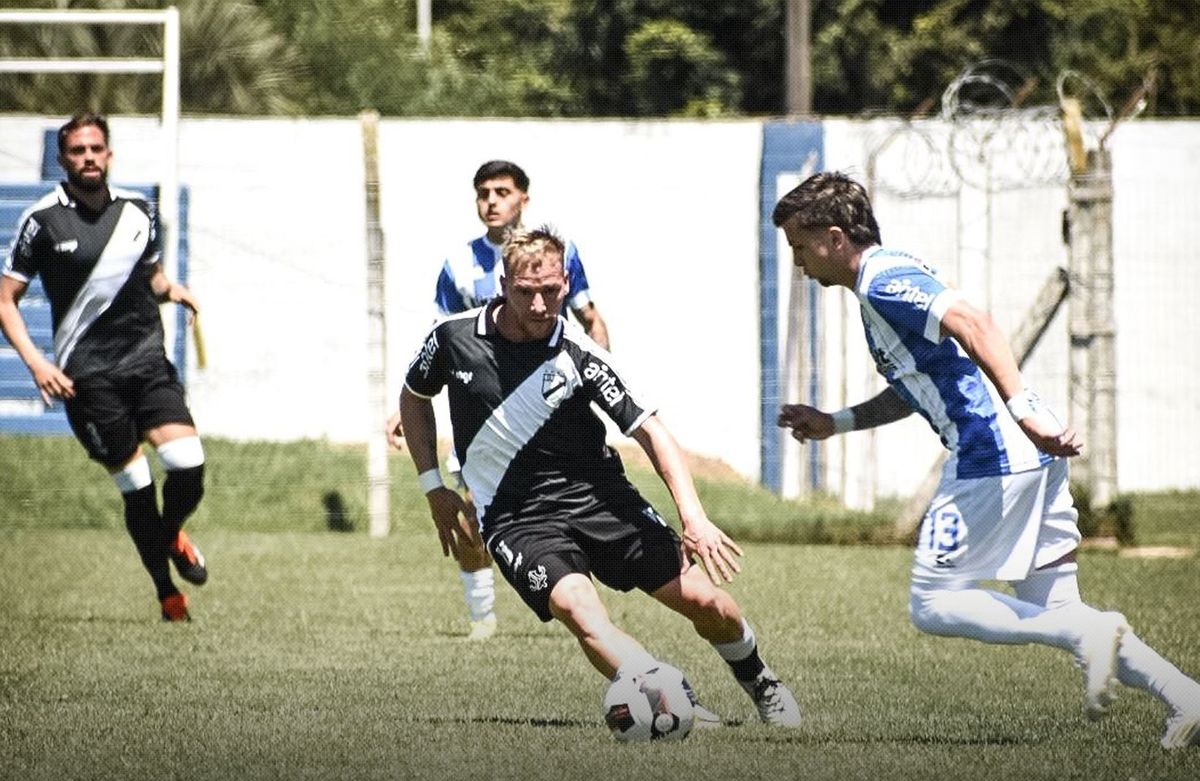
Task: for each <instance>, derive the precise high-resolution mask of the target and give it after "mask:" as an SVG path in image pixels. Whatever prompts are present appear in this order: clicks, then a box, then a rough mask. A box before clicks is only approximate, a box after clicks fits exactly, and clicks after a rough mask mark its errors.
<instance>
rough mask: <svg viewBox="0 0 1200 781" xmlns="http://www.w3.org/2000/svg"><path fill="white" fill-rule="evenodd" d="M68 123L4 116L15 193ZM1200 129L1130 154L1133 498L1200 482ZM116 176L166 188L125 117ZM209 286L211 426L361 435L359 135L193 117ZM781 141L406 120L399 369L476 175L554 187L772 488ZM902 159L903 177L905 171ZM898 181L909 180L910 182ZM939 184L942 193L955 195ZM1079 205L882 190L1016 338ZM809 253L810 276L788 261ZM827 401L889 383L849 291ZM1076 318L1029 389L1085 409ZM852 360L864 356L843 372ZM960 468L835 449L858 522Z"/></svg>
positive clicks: (655, 357)
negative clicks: (768, 341) (44, 144)
mask: <svg viewBox="0 0 1200 781" xmlns="http://www.w3.org/2000/svg"><path fill="white" fill-rule="evenodd" d="M58 121H59V120H57V119H55V118H42V117H22V116H5V117H2V118H0V181H3V182H27V181H35V180H36V179H37V178H38V166H39V163H40V148H41V136H42V131H43V130H44V129H45V128H47V127H53V126H55V125H56V124H57V122H58ZM894 124H895V123H892V125H888V123H886V122H880V121H875V122H850V121H841V120H837V121H829V122H827V123H826V125H825V131H826V139H825V145H826V150H825V158H826V165H827V167H832V168H841V169H849V170H850V171H851V172H853V173H856V174H858V175H859V176H861V177H863V178H865V177H866V175H867V173H868V162H869V161H868V157H869V152H870V150H871V149H872V148H873V146H874V145H877V140H878V138H879V135H880V134H881V133H888V132H892V129H893V128H894ZM1198 131H1200V123H1196V122H1136V123H1132V124H1129V125H1127V126H1124V127H1122V128H1121V129H1120V130H1118V132H1117V133H1116V134H1115V136H1114V137H1113V138H1112V139H1111V141H1110V145H1111V147H1112V149H1113V152H1114V168H1115V178H1116V182H1115V184H1116V200H1115V213H1116V229H1115V247H1116V269H1117V312H1118V321H1117V328H1118V334H1119V337H1118V362H1119V363H1118V365H1119V373H1120V374H1119V377H1120V395H1119V399H1118V403H1119V410H1120V414H1119V417H1120V421H1119V426H1120V430H1119V436H1120V445H1119V448H1120V463H1119V468H1120V476H1121V488H1122V489H1123V490H1146V489H1158V488H1169V487H1195V486H1197V485H1200V470H1197V469H1196V468H1195V466H1194V464H1195V463H1196V462H1197V456H1200V452H1198V451H1200V444H1198V443H1200V436H1198V435H1200V356H1198V355H1197V354H1196V353H1195V352H1194V351H1192V350H1190V349H1189V348H1188V347H1187V345H1189V344H1190V343H1191V341H1192V338H1194V337H1195V336H1196V335H1200V312H1197V310H1196V308H1195V307H1192V306H1190V303H1191V301H1190V299H1191V297H1192V295H1193V291H1195V290H1200V266H1198V265H1197V264H1196V263H1195V262H1194V261H1193V259H1192V258H1191V257H1190V252H1189V251H1190V249H1191V248H1192V247H1195V246H1196V245H1197V243H1198V239H1200V236H1198V235H1197V233H1198V232H1200V220H1198V219H1197V214H1198V213H1200V195H1198V194H1197V191H1196V189H1195V187H1194V182H1195V181H1197V179H1198V175H1200V132H1198ZM112 142H113V148H114V150H115V154H116V158H115V161H114V180H115V181H118V182H119V181H127V182H145V181H151V180H153V179H155V178H156V173H155V171H156V167H157V165H158V160H159V159H160V157H161V155H160V150H161V143H160V140H159V139H158V134H157V126H156V123H155V122H154V121H153V120H151V119H142V118H116V119H114V121H113V139H112ZM180 151H181V168H182V170H181V178H182V181H183V182H184V183H185V184H186V185H187V186H188V187H189V188H190V192H191V210H190V229H191V232H190V240H191V259H190V263H191V285H192V288H193V289H194V290H195V292H196V294H197V295H198V296H199V297H200V301H201V303H202V305H203V307H204V309H203V323H204V329H205V337H206V342H207V347H208V353H209V361H210V365H209V368H208V369H207V370H205V371H203V372H198V371H196V370H195V369H194V367H193V368H192V369H191V371H190V378H191V379H190V393H191V397H192V403H193V408H194V412H195V414H196V417H197V420H198V422H199V423H200V426H201V428H202V429H203V431H204V432H206V433H209V434H216V435H221V436H230V437H239V438H251V439H259V438H265V439H293V438H299V437H328V438H329V439H332V440H336V441H356V440H361V439H363V438H364V436H365V435H366V433H367V432H368V431H370V430H372V429H373V428H374V427H376V426H378V425H379V421H374V420H370V419H368V417H367V414H366V411H365V410H366V386H365V379H364V375H365V363H366V359H365V346H364V345H365V340H366V317H365V305H366V294H365V289H364V285H365V261H364V252H365V245H366V242H365V227H364V197H363V192H362V184H363V166H362V147H361V138H360V133H359V127H358V123H357V121H356V120H353V119H333V120H282V119H280V120H274V119H272V120H234V119H185V120H184V121H183V123H182V130H181V137H180ZM760 153H761V125H760V123H758V122H753V121H744V122H717V123H700V122H620V121H607V122H602V121H587V122H536V121H466V120H461V121H400V120H385V121H384V122H383V123H382V125H381V137H380V157H381V159H380V164H381V169H382V208H383V224H384V230H385V232H386V250H387V262H388V267H387V286H388V287H387V300H388V304H389V306H388V317H389V330H388V339H389V346H390V354H391V366H390V369H389V376H388V385H389V392H390V393H391V394H392V395H395V394H396V393H398V391H399V387H400V383H401V377H402V375H403V370H404V368H405V366H406V364H407V360H408V358H409V356H410V354H411V350H412V348H413V347H414V346H415V344H416V343H417V342H418V340H419V339H420V337H421V336H422V335H423V333H424V331H425V330H426V328H427V327H428V325H429V324H430V322H431V319H432V314H433V308H432V303H431V298H432V292H433V282H434V278H435V275H436V273H437V271H438V268H439V266H440V264H441V258H442V257H443V255H444V254H445V249H446V248H447V247H449V246H453V245H454V244H457V243H459V242H462V241H465V240H467V239H468V238H470V237H472V236H475V235H478V234H479V233H480V232H481V231H480V228H479V224H478V222H477V221H476V218H475V216H474V205H473V195H472V191H471V184H470V179H471V175H472V174H473V172H474V170H475V168H476V166H477V165H478V164H479V163H480V162H481V161H483V160H485V159H489V158H493V157H507V158H511V159H514V160H517V161H518V162H520V163H521V164H522V165H523V166H525V167H526V169H527V170H528V171H529V173H530V175H531V177H532V180H533V183H532V187H531V193H530V194H531V198H532V203H531V208H530V211H529V215H528V220H529V222H531V223H535V224H536V223H540V222H543V221H548V222H551V223H553V224H554V225H556V226H557V227H558V228H559V229H560V230H562V232H564V233H565V234H566V235H568V236H569V237H571V238H572V239H574V240H575V241H576V242H577V243H578V245H579V247H580V250H581V253H582V256H583V259H584V262H585V264H586V266H587V270H588V274H589V277H590V280H591V283H592V287H593V292H594V296H595V300H596V301H597V303H598V305H599V306H600V308H601V310H602V311H603V313H604V314H605V316H606V318H607V320H608V322H609V324H610V327H611V336H612V341H613V347H614V353H615V354H616V356H617V357H618V358H619V359H620V362H621V368H622V369H623V370H624V371H625V372H626V373H627V374H629V375H630V376H631V377H632V378H633V380H634V381H635V382H636V383H637V384H638V385H639V386H641V387H642V388H644V389H645V390H646V391H647V392H648V394H649V395H650V396H652V397H653V398H654V399H655V400H656V401H658V403H659V406H660V409H661V412H662V415H663V417H664V418H665V419H666V421H667V422H668V424H669V425H670V426H671V427H672V429H673V430H674V432H675V433H676V435H677V436H678V438H679V439H680V440H681V442H682V443H683V444H684V445H685V446H686V447H688V448H689V449H692V450H695V451H697V452H699V453H702V454H705V455H709V456H715V457H718V458H722V459H724V460H725V461H727V462H728V463H729V464H731V465H732V466H733V467H734V468H736V469H737V470H738V471H740V472H742V473H743V474H745V475H747V476H748V477H751V478H755V477H757V475H758V458H759V447H758V442H759V422H758V392H759V367H758V334H757V329H758V325H757V323H758V318H757V311H758V310H757V307H758V290H757V276H758V269H757V257H758V255H757V253H758V247H757V225H758V217H759V214H758V188H759V182H758V172H759V158H760ZM881 162H882V163H883V164H893V163H892V162H890V161H888V160H886V159H884V160H882V161H881ZM896 164H899V163H896ZM933 189H936V188H933ZM1065 203H1066V200H1065V191H1064V188H1063V187H1062V186H1061V185H1058V186H1052V187H1044V186H1043V187H1031V188H1025V189H1022V190H1017V191H1004V192H1000V193H995V194H993V195H992V197H991V198H990V200H989V199H987V198H986V197H984V198H983V200H980V196H979V194H978V193H975V195H974V197H972V194H971V193H966V194H963V193H958V194H954V195H945V194H941V195H939V194H934V195H928V194H927V195H924V196H921V197H900V196H898V195H895V194H893V193H889V192H888V191H886V188H885V189H884V190H880V191H877V193H876V206H877V211H878V213H879V218H880V223H881V227H882V230H883V233H884V237H885V240H886V241H887V242H888V243H889V244H893V245H898V246H902V247H904V248H907V249H909V250H910V251H912V252H914V253H915V254H918V255H921V256H923V257H925V258H926V259H927V260H929V261H930V262H931V263H933V264H934V265H937V266H941V267H942V268H944V269H947V270H948V271H949V276H950V277H951V278H952V279H955V280H957V281H958V282H959V284H961V285H962V286H963V288H964V289H965V290H967V292H968V294H969V295H970V296H971V297H972V298H974V299H975V300H977V301H979V302H980V303H983V304H985V305H989V306H990V307H991V308H992V309H993V311H994V312H995V313H996V316H997V318H998V319H999V320H1000V322H1001V325H1003V326H1004V327H1006V328H1010V329H1011V328H1012V327H1013V326H1014V325H1015V324H1016V322H1018V321H1019V319H1020V314H1021V313H1022V312H1023V311H1024V307H1025V306H1026V305H1027V304H1028V302H1029V300H1030V299H1031V298H1032V296H1033V294H1034V292H1036V290H1037V287H1038V286H1040V284H1041V281H1042V279H1043V278H1044V276H1045V274H1047V273H1049V270H1050V269H1051V268H1053V266H1055V265H1062V264H1065V261H1066V250H1065V248H1064V247H1063V245H1062V243H1061V239H1060V232H1059V215H1060V212H1061V210H1062V208H1063V207H1064V206H1065ZM784 257H787V255H786V254H785V255H784ZM822 307H823V320H822V322H823V323H825V325H826V326H827V327H826V328H825V331H824V333H823V334H822V340H823V347H824V351H823V352H824V358H823V360H824V374H823V377H824V380H823V384H822V388H823V392H824V393H825V397H826V405H827V406H834V405H836V404H840V403H842V398H843V397H844V398H845V400H846V401H848V402H850V403H853V402H855V401H857V400H859V399H862V398H864V397H865V396H866V395H868V394H869V393H870V392H872V391H873V390H875V389H877V387H878V380H877V378H876V377H875V376H874V373H873V370H872V369H871V367H870V363H869V359H868V358H867V356H866V354H865V350H864V348H863V346H862V337H861V332H860V328H859V327H858V326H857V312H856V309H855V307H854V306H853V302H851V301H847V300H846V297H845V296H844V294H842V293H841V291H827V293H826V295H825V297H824V299H823V302H822ZM1062 320H1063V318H1061V317H1060V318H1059V320H1058V321H1057V322H1056V323H1055V326H1054V327H1053V328H1052V330H1051V332H1050V334H1049V336H1048V341H1047V342H1046V344H1045V345H1044V346H1043V347H1041V348H1039V350H1038V352H1037V353H1036V354H1035V356H1034V358H1033V361H1032V362H1031V364H1030V366H1029V367H1028V370H1027V373H1028V374H1029V375H1030V377H1031V379H1033V381H1034V382H1035V383H1036V384H1037V385H1038V387H1039V388H1040V389H1042V390H1043V391H1044V392H1045V395H1047V396H1048V397H1050V398H1051V399H1052V400H1053V401H1054V402H1055V403H1056V404H1058V405H1059V406H1060V407H1062V408H1065V399H1066V395H1065V394H1066V385H1065V378H1066V347H1065V326H1064V324H1063V322H1062ZM842 356H846V358H845V360H844V361H843V360H842ZM936 455H937V442H936V439H935V438H934V437H933V436H932V434H931V433H930V432H929V430H928V427H927V426H926V425H925V424H924V422H923V421H920V420H917V419H916V418H913V419H910V420H907V421H904V422H902V423H900V424H897V425H896V426H893V427H890V428H888V429H885V430H881V431H879V432H876V433H874V434H865V433H862V434H854V435H851V436H850V437H848V438H846V440H845V442H836V443H831V444H830V445H828V446H827V449H826V451H824V452H823V462H824V464H825V468H826V470H827V471H826V476H827V479H828V483H827V484H828V486H829V487H830V488H831V489H833V490H835V491H838V492H844V493H845V494H846V496H847V497H848V499H850V500H851V502H852V503H854V504H859V505H862V504H868V503H869V498H870V497H872V496H874V495H889V494H905V493H907V492H908V490H909V488H910V486H911V485H912V484H913V482H914V481H915V480H918V479H920V476H921V475H922V474H923V473H924V472H925V470H926V469H927V468H928V464H929V463H931V462H932V461H933V459H934V458H935V457H936Z"/></svg>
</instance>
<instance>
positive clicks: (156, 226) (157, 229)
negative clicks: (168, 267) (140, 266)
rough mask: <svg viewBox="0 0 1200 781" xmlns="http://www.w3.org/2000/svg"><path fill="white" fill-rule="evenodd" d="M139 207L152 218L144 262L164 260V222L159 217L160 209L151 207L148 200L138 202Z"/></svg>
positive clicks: (143, 256) (143, 254)
mask: <svg viewBox="0 0 1200 781" xmlns="http://www.w3.org/2000/svg"><path fill="white" fill-rule="evenodd" d="M137 205H138V207H139V208H141V209H143V210H144V211H145V212H146V216H147V217H148V218H149V219H150V236H149V241H147V242H146V251H145V252H144V253H142V262H143V263H157V262H158V261H160V260H162V238H163V237H162V223H161V222H160V221H159V218H158V209H155V208H151V206H150V204H149V203H147V202H146V201H139V202H137Z"/></svg>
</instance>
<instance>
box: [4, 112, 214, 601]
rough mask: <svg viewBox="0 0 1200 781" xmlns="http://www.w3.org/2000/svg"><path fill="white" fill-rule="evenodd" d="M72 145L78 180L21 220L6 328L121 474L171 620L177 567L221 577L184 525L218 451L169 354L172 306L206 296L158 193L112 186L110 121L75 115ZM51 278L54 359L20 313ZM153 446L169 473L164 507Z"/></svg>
mask: <svg viewBox="0 0 1200 781" xmlns="http://www.w3.org/2000/svg"><path fill="white" fill-rule="evenodd" d="M58 151H59V157H58V160H59V163H60V164H61V165H62V167H63V169H64V170H65V171H66V173H67V181H65V182H63V183H62V184H60V185H59V186H58V187H57V188H55V190H54V191H53V192H51V193H49V194H47V195H46V196H45V197H43V198H42V199H41V200H39V201H38V202H37V203H35V204H34V205H33V206H32V207H30V209H29V210H27V211H26V212H25V214H24V215H23V216H22V217H21V223H20V225H19V226H18V230H17V235H16V239H15V240H14V242H13V245H12V249H11V251H10V252H9V254H8V258H7V260H6V262H5V264H4V273H3V276H0V329H2V330H3V331H4V335H5V336H6V337H7V338H8V341H9V342H10V343H11V344H12V346H13V348H14V349H16V351H17V353H18V354H20V356H21V358H22V360H24V362H25V365H26V366H28V367H29V372H30V374H32V375H33V379H34V382H36V383H37V386H38V389H39V390H40V391H41V394H42V398H43V399H44V400H45V402H46V404H48V405H49V404H51V403H53V400H54V399H61V400H62V402H63V404H64V406H65V407H66V412H67V419H68V420H69V421H70V424H71V429H72V431H74V432H75V436H76V437H77V438H78V439H79V441H80V442H81V443H82V444H83V446H84V448H86V449H87V452H88V455H89V456H90V457H91V458H92V459H94V460H96V461H98V462H100V463H101V464H103V465H104V467H105V468H106V469H107V470H108V471H109V473H110V474H111V475H112V478H113V480H114V481H115V482H116V484H117V488H118V489H119V490H120V491H121V496H122V498H123V499H124V502H125V525H126V528H127V529H128V530H129V534H130V536H131V537H132V538H133V542H134V545H135V546H136V547H137V551H138V554H139V555H140V556H141V560H142V564H143V565H144V566H145V568H146V571H147V572H149V573H150V578H151V580H152V581H153V582H154V588H155V591H156V593H157V596H158V600H159V606H160V608H161V613H162V618H163V620H164V621H185V620H189V618H190V616H189V613H188V599H187V596H186V595H185V594H183V593H182V592H180V591H179V589H178V588H176V586H175V584H174V582H173V581H172V579H171V570H170V565H169V564H168V561H171V562H174V564H175V567H176V569H177V570H178V572H179V575H180V577H182V578H183V579H184V580H187V581H188V582H190V583H195V584H197V585H199V584H203V583H204V582H205V581H206V580H207V579H208V569H207V566H206V563H205V560H204V557H203V556H202V555H201V553H200V551H199V549H198V548H197V547H196V546H195V544H194V543H192V541H191V540H190V539H188V536H187V534H185V533H184V532H183V530H182V526H183V522H184V521H185V520H186V519H187V517H188V516H189V515H191V513H192V511H193V510H195V509H196V506H197V505H198V504H199V503H200V498H201V496H203V493H204V450H203V448H202V446H201V444H200V438H199V437H198V436H197V434H196V428H195V424H194V423H193V421H192V416H191V413H190V412H189V411H188V407H187V404H186V402H185V400H184V389H183V386H182V385H181V384H180V382H179V380H178V377H177V375H176V372H175V367H174V366H172V365H171V363H170V361H168V360H167V356H166V353H165V351H164V349H163V328H162V320H161V318H160V316H159V304H162V303H166V302H168V301H169V302H173V303H178V304H182V305H184V306H186V307H187V308H188V309H189V310H191V312H192V313H195V312H196V311H197V309H198V304H197V302H196V299H195V298H194V297H193V296H192V294H191V293H190V292H189V291H188V290H187V288H185V287H184V286H182V285H180V284H178V283H176V282H172V281H170V280H169V279H167V277H166V275H165V274H164V273H163V269H162V265H161V263H160V262H159V244H160V240H159V236H158V227H157V220H156V217H155V214H154V213H153V211H152V210H151V209H150V206H149V205H148V204H147V203H146V200H145V199H144V198H143V197H142V196H141V194H140V193H136V192H131V191H127V190H121V189H118V188H115V187H110V186H109V184H108V167H109V162H110V161H111V159H112V150H111V149H110V148H109V145H108V123H107V121H106V120H105V119H104V117H102V116H100V115H97V114H92V113H80V114H77V115H75V116H74V117H72V118H71V120H70V121H69V122H67V123H66V124H64V125H63V126H62V127H61V128H60V129H59V131H58ZM39 275H40V276H41V278H42V286H43V287H44V288H45V291H46V295H47V297H48V298H49V300H50V309H51V317H52V322H53V326H54V353H55V361H54V362H51V361H49V360H47V358H46V357H45V356H44V355H43V354H42V352H41V351H40V350H39V349H38V348H37V347H36V346H35V345H34V344H33V341H32V340H31V339H30V337H29V332H28V330H27V329H26V327H25V321H24V319H23V318H22V316H21V312H20V310H19V309H18V308H17V303H18V302H19V301H20V299H21V296H23V295H24V294H25V291H26V289H27V288H28V286H29V283H30V281H31V280H32V279H33V278H34V277H35V276H39ZM143 440H144V441H146V442H149V443H150V444H151V445H152V446H153V447H154V448H155V449H156V450H157V451H158V458H159V461H160V462H161V463H162V465H163V467H164V468H165V469H166V473H167V476H166V479H165V480H164V482H163V490H162V493H163V497H162V510H161V512H160V510H159V504H158V496H157V493H156V490H155V487H154V482H153V478H152V476H151V474H150V464H149V462H148V461H147V460H146V456H145V454H144V453H143V451H142V447H141V443H142V441H143Z"/></svg>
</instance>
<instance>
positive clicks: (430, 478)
mask: <svg viewBox="0 0 1200 781" xmlns="http://www.w3.org/2000/svg"><path fill="white" fill-rule="evenodd" d="M417 482H418V483H419V484H420V485H421V490H422V491H424V492H425V493H429V492H430V491H433V490H436V489H438V488H441V487H443V486H444V485H445V483H443V482H442V473H441V472H439V471H438V470H437V469H436V468H435V469H428V470H426V471H424V472H422V473H421V474H419V475H417Z"/></svg>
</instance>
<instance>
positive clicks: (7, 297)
mask: <svg viewBox="0 0 1200 781" xmlns="http://www.w3.org/2000/svg"><path fill="white" fill-rule="evenodd" d="M28 287H29V284H28V283H26V282H22V281H21V280H19V279H15V278H13V277H6V276H0V331H3V332H4V336H5V338H7V339H8V343H9V344H11V345H12V347H13V349H14V350H16V351H17V355H20V356H21V360H22V361H24V362H25V365H26V366H27V367H28V368H29V373H30V374H31V375H33V381H34V383H36V384H37V387H38V391H39V392H40V393H41V394H42V401H44V402H45V403H46V406H50V404H52V403H53V400H54V399H69V398H71V397H73V396H74V395H75V383H73V382H72V381H71V378H70V377H68V376H67V375H66V374H64V373H63V372H62V370H61V369H59V368H58V367H57V366H55V365H54V364H53V363H51V362H50V361H48V360H47V359H46V356H45V355H42V351H41V350H39V349H38V348H37V345H35V344H34V343H33V339H32V338H30V336H29V329H28V328H26V326H25V318H23V317H22V316H21V310H20V309H18V308H17V303H18V302H19V301H20V300H21V296H23V295H25V290H26V289H27V288H28Z"/></svg>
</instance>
